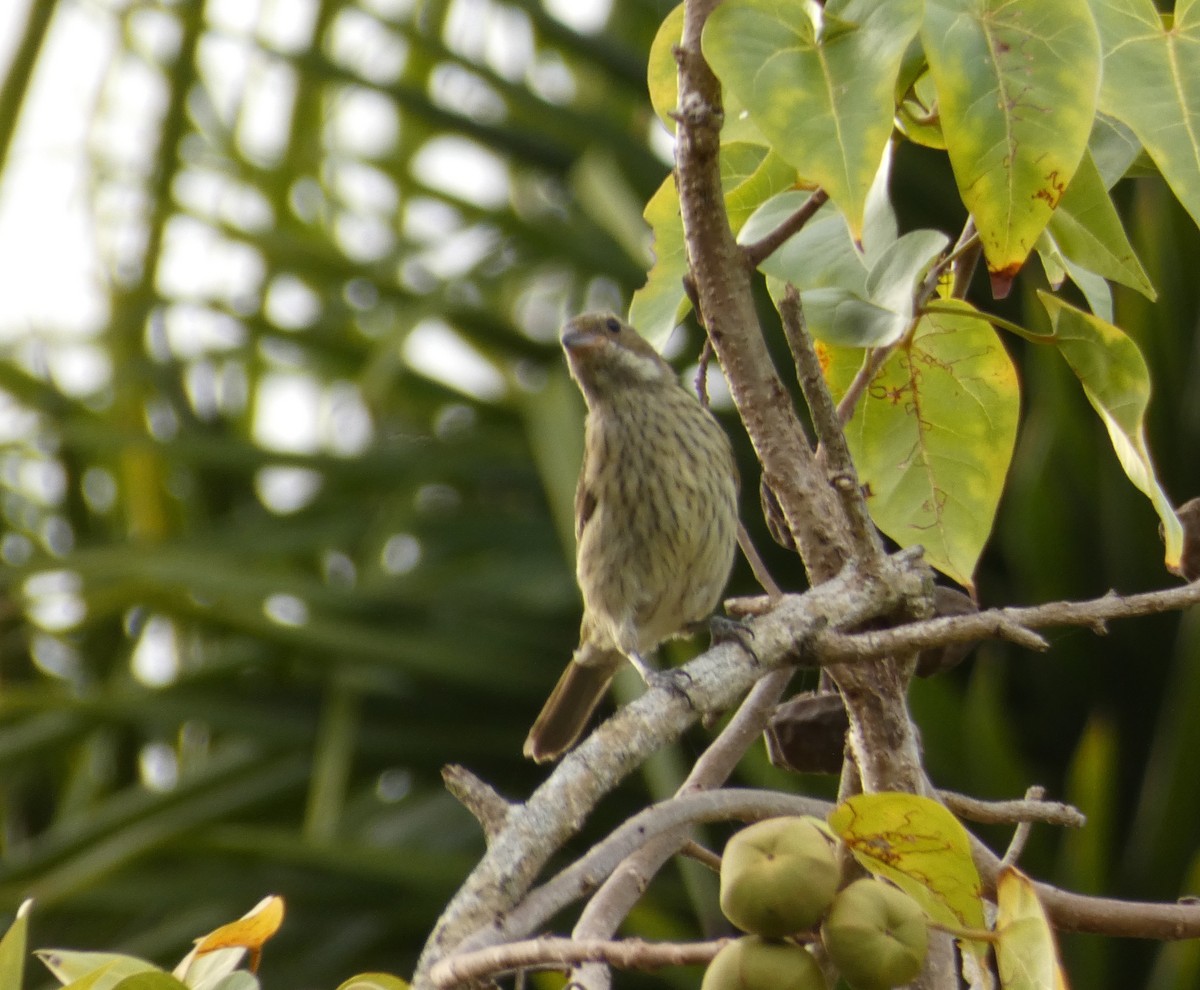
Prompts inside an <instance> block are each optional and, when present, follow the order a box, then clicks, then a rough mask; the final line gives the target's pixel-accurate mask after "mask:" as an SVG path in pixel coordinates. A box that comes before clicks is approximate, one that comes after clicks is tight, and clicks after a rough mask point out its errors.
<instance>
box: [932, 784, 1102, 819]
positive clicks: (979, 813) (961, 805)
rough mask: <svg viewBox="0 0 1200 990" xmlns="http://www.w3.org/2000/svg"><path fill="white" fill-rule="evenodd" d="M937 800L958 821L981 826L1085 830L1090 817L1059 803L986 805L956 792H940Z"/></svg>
mask: <svg viewBox="0 0 1200 990" xmlns="http://www.w3.org/2000/svg"><path fill="white" fill-rule="evenodd" d="M937 796H938V799H939V800H940V801H941V802H942V804H944V805H945V806H946V807H947V808H949V809H950V810H951V811H953V812H954V813H955V814H956V815H958V817H959V818H966V819H967V820H968V821H972V822H979V823H980V824H981V825H1016V824H1019V823H1020V822H1040V823H1041V824H1043V825H1062V826H1065V827H1067V828H1083V826H1084V825H1086V824H1087V817H1086V816H1085V815H1084V814H1083V812H1081V811H1080V810H1079V809H1078V808H1075V807H1073V806H1071V805H1069V804H1061V803H1060V802H1058V801H1043V800H1042V799H1040V798H1038V799H1037V800H1033V801H1031V800H1029V799H1025V800H1017V801H983V800H980V799H979V798H973V797H968V796H967V795H966V794H958V793H956V792H954V791H942V790H939V791H938V792H937Z"/></svg>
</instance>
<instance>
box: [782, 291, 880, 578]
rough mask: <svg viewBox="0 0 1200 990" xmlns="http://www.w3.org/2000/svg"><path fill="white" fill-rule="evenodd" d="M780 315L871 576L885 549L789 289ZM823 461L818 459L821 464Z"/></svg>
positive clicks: (796, 297)
mask: <svg viewBox="0 0 1200 990" xmlns="http://www.w3.org/2000/svg"><path fill="white" fill-rule="evenodd" d="M779 313H780V316H782V317H783V330H784V334H785V335H786V336H787V342H788V346H789V347H790V348H791V351H792V357H793V358H794V359H795V362H796V378H797V379H798V380H799V382H800V389H801V391H802V392H803V393H804V400H805V402H807V403H808V408H809V411H810V412H811V413H812V421H813V428H814V429H815V430H816V432H817V439H818V440H819V441H820V448H819V449H820V450H821V451H823V453H824V457H823V460H824V463H825V467H826V469H827V470H828V472H829V477H830V482H831V484H832V485H833V487H834V489H835V490H836V491H837V493H838V496H839V497H840V499H841V502H842V508H843V509H844V510H845V513H846V519H847V521H848V522H849V524H850V536H851V539H852V540H853V543H854V554H855V557H856V558H857V560H858V562H859V563H860V564H861V565H862V566H863V567H865V568H866V569H868V570H873V569H874V568H875V567H876V566H877V565H878V563H879V561H880V560H881V559H882V558H883V544H882V543H881V542H880V540H879V533H878V531H877V530H876V529H875V524H874V523H873V522H871V514H870V513H869V512H868V511H867V503H866V501H865V500H864V499H863V495H862V490H861V489H860V488H859V485H858V473H857V472H856V471H855V469H854V460H853V459H852V458H851V456H850V448H849V447H847V446H846V435H845V433H843V432H842V423H841V420H840V419H839V418H838V413H837V409H835V408H834V405H833V398H832V396H830V394H829V388H828V386H827V385H826V384H825V376H824V375H823V374H822V372H821V359H820V358H819V357H818V356H817V350H816V346H815V345H814V344H813V339H812V336H811V335H810V334H809V332H808V326H807V325H806V323H805V321H804V309H803V307H802V306H801V304H800V293H799V292H797V291H796V287H795V286H794V285H792V284H790V283H789V284H788V287H787V290H786V291H785V292H784V296H783V302H782V304H781V305H780V307H779ZM821 459H822V458H821V457H818V460H821Z"/></svg>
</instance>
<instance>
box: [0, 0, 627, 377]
mask: <svg viewBox="0 0 1200 990" xmlns="http://www.w3.org/2000/svg"><path fill="white" fill-rule="evenodd" d="M30 2H37V0H0V66H2V67H3V69H4V70H7V67H8V63H9V59H10V57H11V53H12V47H13V45H14V43H15V40H16V34H17V32H18V31H19V30H20V29H21V27H22V26H23V24H24V21H25V17H26V12H27V10H28V7H29V4H30ZM373 5H374V6H378V7H379V8H381V9H390V10H392V11H395V10H398V9H404V8H405V7H407V6H408V4H407V2H406V0H375V3H374V4H373ZM546 5H547V7H548V8H549V9H550V10H551V11H552V12H553V13H554V14H555V15H556V16H558V17H559V18H560V19H561V20H563V21H565V22H567V23H569V24H571V25H572V26H573V27H575V28H577V29H579V30H585V31H586V30H591V29H594V28H596V27H598V26H599V25H600V24H602V23H603V21H604V18H605V17H606V16H607V11H608V6H609V4H608V0H547V3H546ZM119 6H121V3H120V0H100V2H79V0H61V2H60V3H59V5H58V10H57V13H56V15H55V20H54V22H53V24H52V25H51V29H50V34H49V37H48V39H47V44H46V48H45V49H44V51H43V55H42V59H41V60H40V65H39V70H38V73H37V75H36V77H35V80H34V86H33V91H32V101H31V102H30V103H29V104H28V105H27V107H26V110H25V113H24V115H23V118H22V120H21V122H20V127H19V131H18V135H17V140H16V141H15V142H14V145H13V147H12V149H11V152H10V161H9V165H8V169H7V172H6V174H5V177H4V182H3V185H2V186H0V272H3V291H0V340H3V339H8V340H11V339H13V337H20V336H23V335H24V334H26V333H27V332H28V331H29V330H31V329H41V330H45V329H47V328H51V327H53V328H55V329H58V330H62V331H73V332H75V333H79V334H81V335H86V332H87V331H89V330H91V329H93V328H95V327H96V326H98V325H99V324H100V323H102V322H103V319H104V317H105V303H104V291H103V289H102V286H103V283H104V278H105V276H104V271H103V269H102V267H101V265H100V262H99V260H98V255H97V250H96V239H95V232H94V231H93V230H92V226H91V223H90V219H89V215H90V211H89V209H88V206H89V189H88V167H89V163H88V155H87V141H88V138H89V128H90V127H91V126H92V125H93V122H94V120H95V116H96V114H95V110H96V105H97V100H98V98H99V95H100V90H101V84H102V82H103V80H104V75H105V72H106V70H107V68H108V63H109V59H110V57H111V53H112V50H113V44H114V36H113V24H112V20H113V18H112V15H111V13H110V12H109V10H110V9H111V8H113V7H119ZM311 6H312V4H311V0H210V2H209V4H208V9H209V18H210V20H214V21H217V22H219V23H221V24H222V26H227V27H228V28H230V29H232V30H234V31H246V32H253V31H254V30H255V28H256V27H257V30H259V31H260V32H263V33H265V34H266V35H267V36H268V37H270V38H271V40H272V42H274V43H276V44H279V45H280V46H281V47H284V48H285V49H286V48H288V47H292V46H293V45H294V44H295V43H296V42H297V41H299V42H300V43H301V44H302V43H304V41H305V40H306V37H305V32H306V30H307V22H308V17H307V15H306V13H305V11H307V10H308V9H309V8H310V7H311ZM458 6H459V8H460V11H461V13H460V14H459V16H458V17H457V18H456V19H455V20H456V21H457V24H458V27H457V28H454V27H453V24H452V30H457V31H460V32H462V33H463V35H464V39H465V41H466V43H467V44H468V45H471V46H476V45H478V46H480V47H482V48H483V49H485V50H486V51H487V54H488V57H489V61H490V62H493V63H499V64H501V65H504V64H505V63H507V67H508V68H509V69H510V70H515V69H518V66H517V65H516V64H515V63H516V62H519V61H520V60H521V59H522V58H525V59H527V58H528V52H527V51H526V50H525V49H526V45H525V44H524V43H523V39H522V35H521V32H520V30H519V26H517V30H515V31H511V32H510V33H509V34H508V35H507V36H505V34H504V31H503V26H504V25H503V21H502V19H498V18H496V17H492V18H481V17H478V16H473V15H474V14H475V13H477V12H478V9H479V8H480V7H481V5H480V4H479V3H477V2H473V0H460V3H459V4H458ZM485 25H487V26H490V27H491V28H492V31H491V34H490V36H486V37H483V36H480V37H474V38H472V37H469V36H470V35H472V34H475V35H479V32H480V30H481V28H482V27H483V26H485ZM347 33H349V32H347ZM147 34H148V35H151V36H152V35H153V34H154V29H153V26H152V25H151V26H149V27H147ZM369 40H370V39H369V38H357V39H356V38H347V39H346V41H347V44H348V45H360V46H362V45H364V42H367V43H368V44H366V45H365V50H366V51H367V52H368V53H369V54H371V57H372V60H373V61H374V62H375V64H376V65H383V64H385V63H386V61H387V59H388V57H389V53H388V52H387V51H386V50H382V49H380V48H379V47H378V46H376V47H375V48H374V49H372V48H370V46H369ZM233 61H234V60H231V62H230V68H231V74H238V69H237V68H236V67H234V66H233V64H232V63H233ZM242 71H243V72H244V69H243V70H242ZM264 88H268V87H264ZM131 89H136V82H135V83H134V85H133V86H130V85H125V86H124V91H123V92H121V94H120V95H121V98H122V99H128V100H132V101H135V102H136V101H138V100H139V99H140V100H141V101H143V102H145V101H146V100H147V99H150V98H151V97H150V95H149V93H148V92H142V93H137V92H130V90H131ZM269 102H270V101H269V100H264V101H261V103H262V104H263V105H261V109H260V110H259V112H258V113H257V114H255V113H254V112H253V108H251V112H250V113H249V114H248V115H247V117H246V118H243V119H244V120H246V119H248V120H249V125H248V126H249V128H250V129H251V131H253V130H254V126H255V121H254V118H255V117H256V116H257V118H258V120H257V122H258V124H260V125H261V128H262V133H260V134H257V135H255V134H251V136H250V141H253V140H255V139H256V138H257V140H259V141H261V142H262V143H263V144H265V145H269V144H270V143H271V138H272V136H273V135H272V134H271V132H272V131H277V129H278V127H279V121H280V117H279V115H278V114H277V113H273V112H272V111H273V110H274V109H275V108H273V107H271V106H270V105H269ZM141 109H143V110H146V109H151V110H152V108H147V107H142V108H141ZM338 126H339V128H340V130H342V131H343V132H345V137H346V143H347V144H348V145H351V146H353V145H362V143H363V142H364V141H365V140H367V137H368V136H371V135H374V136H375V138H374V139H376V140H377V139H378V135H380V133H381V130H383V131H385V132H386V127H384V128H381V127H380V120H379V117H378V114H375V113H373V112H372V107H370V106H369V105H366V104H355V103H354V102H353V101H347V105H346V106H345V108H344V112H343V114H342V119H341V120H340V121H339V124H338ZM248 143H249V142H248ZM359 150H369V149H366V148H360V149H359ZM426 157H427V158H428V159H429V161H428V164H427V166H426V167H427V170H428V172H429V174H430V175H431V176H438V177H444V176H445V175H447V174H448V173H447V161H448V160H450V159H452V160H454V161H455V163H456V166H457V167H456V168H455V167H452V168H450V169H449V174H451V175H453V174H454V173H457V174H458V175H460V176H463V174H464V170H465V171H466V172H467V173H469V174H467V175H466V176H465V178H466V180H467V181H466V182H465V183H464V185H465V186H466V187H467V188H469V189H470V190H472V192H473V194H474V195H475V196H476V197H478V198H480V199H482V200H484V201H485V202H492V201H495V200H496V199H502V198H503V196H504V195H505V191H504V188H503V178H502V176H499V175H497V174H496V170H495V168H494V166H492V165H491V163H489V162H487V161H486V160H484V159H483V158H482V157H481V156H479V155H475V156H474V157H473V158H472V157H470V156H469V155H468V154H466V153H464V151H463V149H462V148H461V147H460V148H455V147H449V148H446V149H444V153H443V154H441V155H439V154H437V153H436V151H433V152H431V153H430V154H428V155H427V156H426ZM442 181H444V179H443V180H442ZM196 250H197V252H198V253H203V245H202V244H197V245H196ZM190 267H191V266H190V265H189V268H190ZM193 274H194V270H193ZM77 357H79V358H80V359H81V360H84V359H83V358H82V356H81V355H77ZM57 370H58V369H56V371H57ZM96 371H97V369H95V368H89V367H87V366H84V365H81V366H80V367H79V368H77V369H76V370H75V372H74V375H76V376H78V377H79V378H80V379H81V380H79V381H78V382H77V383H76V384H77V386H78V387H80V390H81V391H82V390H84V389H85V388H86V384H87V379H88V378H89V377H93V376H94V375H95V374H96Z"/></svg>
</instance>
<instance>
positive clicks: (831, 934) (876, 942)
mask: <svg viewBox="0 0 1200 990" xmlns="http://www.w3.org/2000/svg"><path fill="white" fill-rule="evenodd" d="M821 939H822V941H823V942H824V943H825V951H826V952H828V953H829V958H830V960H831V961H832V962H833V964H834V965H835V966H836V967H837V968H838V971H839V972H840V973H841V974H842V976H843V978H844V979H845V980H846V982H847V983H849V984H850V986H852V987H853V988H854V990H888V988H890V987H896V986H900V985H901V984H902V983H908V982H910V981H911V980H913V979H915V978H916V975H917V974H918V973H919V972H921V966H922V965H924V963H925V952H926V950H927V949H928V947H929V923H928V922H927V921H926V919H925V912H924V911H922V910H921V906H920V905H919V904H918V903H917V902H916V901H914V900H913V899H912V898H911V897H909V896H908V894H906V893H904V891H902V890H898V889H897V888H895V887H892V886H890V885H888V884H885V883H882V882H880V881H879V880H872V879H864V880H855V881H854V883H852V884H850V885H849V886H848V887H846V889H845V890H843V891H841V892H840V893H839V894H838V895H837V897H835V898H834V900H833V905H832V906H831V907H830V909H829V914H828V915H827V916H826V918H825V921H824V923H823V924H822V925H821Z"/></svg>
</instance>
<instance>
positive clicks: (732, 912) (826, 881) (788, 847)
mask: <svg viewBox="0 0 1200 990" xmlns="http://www.w3.org/2000/svg"><path fill="white" fill-rule="evenodd" d="M840 882H841V869H840V867H839V865H838V858H837V850H836V848H835V847H834V841H833V840H832V839H830V838H829V836H827V835H826V834H825V833H824V832H823V831H821V829H820V827H819V823H818V822H817V819H815V818H768V819H767V820H766V821H762V822H758V823H756V824H754V825H751V826H749V827H748V828H744V829H742V830H741V831H740V832H738V833H737V834H736V835H734V837H733V838H732V839H730V840H729V842H728V843H727V844H726V846H725V855H724V856H723V857H722V858H721V910H722V911H723V912H725V917H726V918H728V919H729V920H730V921H732V922H733V923H734V924H735V925H737V926H738V928H741V929H742V930H743V931H747V932H752V933H754V934H755V935H762V936H765V937H766V938H780V937H782V936H784V935H792V934H795V933H796V932H801V931H805V930H807V929H809V928H812V927H813V926H814V925H815V924H816V923H817V922H818V921H820V920H821V917H822V915H824V914H825V911H826V910H827V909H828V907H829V904H830V902H831V901H832V900H833V895H834V894H836V893H837V888H838V884H839V883H840Z"/></svg>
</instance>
